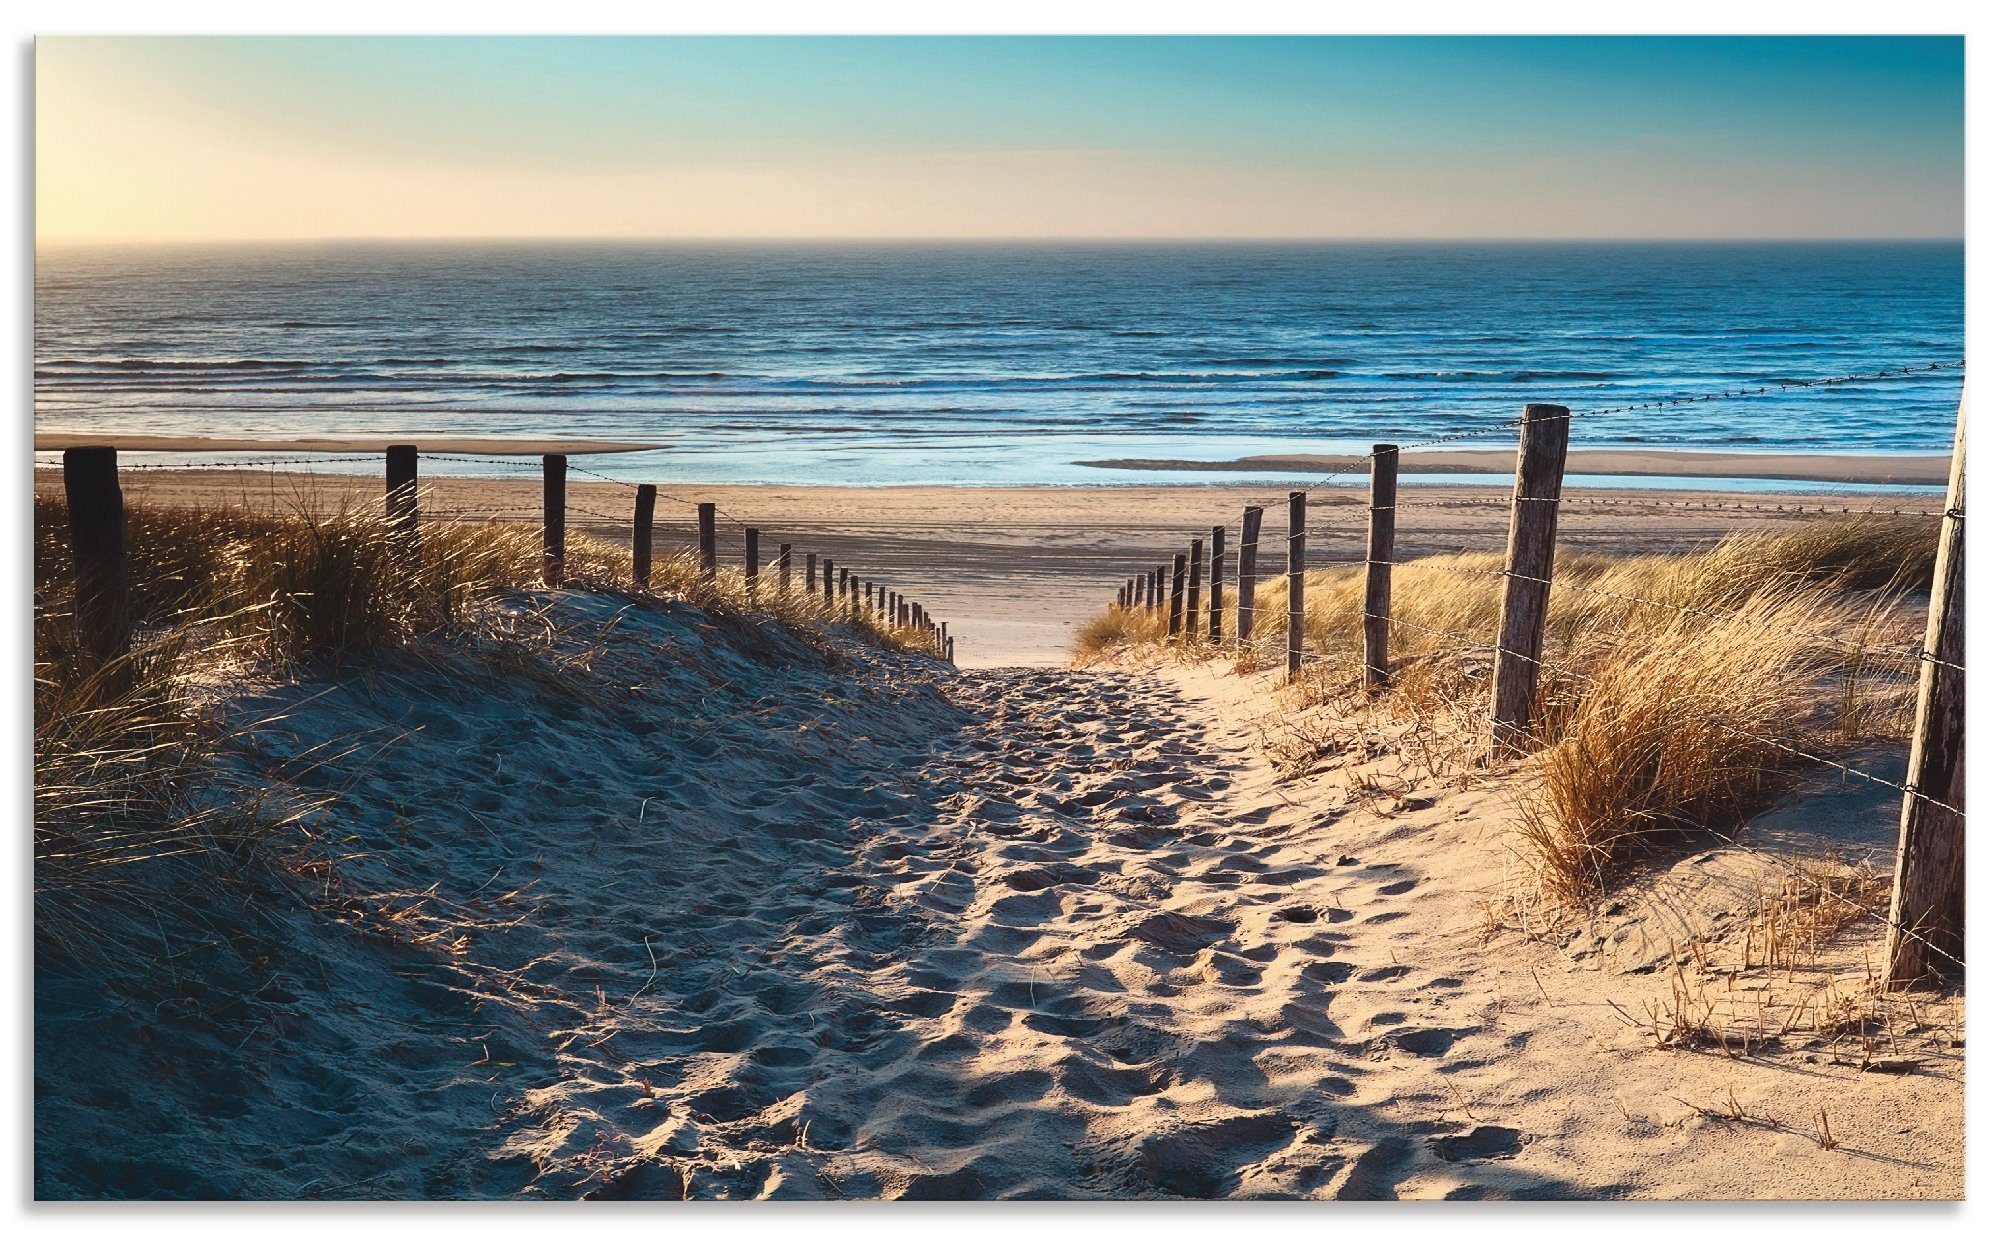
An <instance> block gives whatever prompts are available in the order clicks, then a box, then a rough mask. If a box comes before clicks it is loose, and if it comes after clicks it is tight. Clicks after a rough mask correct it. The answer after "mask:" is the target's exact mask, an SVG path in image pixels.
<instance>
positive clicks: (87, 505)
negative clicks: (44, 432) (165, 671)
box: [63, 446, 132, 696]
mask: <svg viewBox="0 0 2000 1235" xmlns="http://www.w3.org/2000/svg"><path fill="white" fill-rule="evenodd" d="M63 495H64V497H65V498H66V499H67V501H68V505H69V551H70V560H71V562H72V563H73V564H74V567H75V574H76V600H75V603H74V609H75V612H76V646H77V652H78V658H77V660H78V663H77V667H78V668H79V669H81V670H82V671H83V672H84V674H86V675H97V677H98V683H97V685H98V688H99V690H100V692H101V696H111V695H119V694H123V693H124V692H125V691H126V690H127V689H128V688H129V687H130V686H131V681H132V676H131V671H130V669H129V667H128V663H127V662H126V661H123V660H121V659H120V658H121V657H123V656H124V655H125V653H127V652H128V651H130V650H131V648H132V596H131V591H130V585H129V583H128V580H127V575H126V565H125V494H124V492H123V491H122V490H121V489H119V487H118V448H117V447H115V446H76V447H72V448H70V449H68V450H65V451H63Z"/></svg>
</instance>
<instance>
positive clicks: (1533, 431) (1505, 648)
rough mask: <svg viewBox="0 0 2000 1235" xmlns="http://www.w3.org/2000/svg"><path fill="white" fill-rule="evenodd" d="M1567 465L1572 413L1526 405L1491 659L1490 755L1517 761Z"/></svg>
mask: <svg viewBox="0 0 2000 1235" xmlns="http://www.w3.org/2000/svg"><path fill="white" fill-rule="evenodd" d="M1568 457H1569V409H1568V408H1566V407H1563V406H1561V405H1559V404H1555V403H1530V404H1528V406H1527V410H1526V411H1525V413H1524V414H1523V415H1522V417H1521V453H1520V459H1519V461H1518V463H1517V464H1516V466H1515V469H1514V510H1513V515H1512V518H1511V520H1510V521H1509V524H1508V527H1507V592H1506V597H1505V599H1503V600H1502V601H1501V607H1500V631H1499V634H1498V636H1497V638H1496V640H1495V644H1494V652H1493V746H1492V754H1493V755H1494V756H1495V757H1499V756H1502V755H1506V754H1520V753H1522V752H1524V751H1526V750H1527V748H1528V741H1529V738H1530V736H1531V733H1530V730H1529V720H1530V717H1531V715H1532V714H1533V712H1534V707H1535V679H1536V676H1537V675H1536V670H1537V669H1539V668H1540V665H1541V659H1542V623H1543V621H1544V619H1546V618H1547V617H1548V612H1549V582H1550V580H1551V579H1552V578H1553V577H1554V571H1555V561H1556V512H1557V508H1558V507H1560V506H1561V505H1562V482H1563V466H1564V463H1565V462H1566V460H1567V459H1568Z"/></svg>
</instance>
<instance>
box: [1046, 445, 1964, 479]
mask: <svg viewBox="0 0 2000 1235" xmlns="http://www.w3.org/2000/svg"><path fill="white" fill-rule="evenodd" d="M1513 458H1514V452H1513V451H1512V450H1506V449H1494V450H1438V451H1425V452H1423V453H1421V454H1418V453H1409V454H1404V455H1403V456H1402V457H1401V459H1400V462H1399V465H1398V470H1399V471H1401V472H1402V473H1403V474H1405V475H1440V476H1454V475H1492V474H1494V473H1496V472H1498V473H1501V474H1505V473H1508V472H1511V471H1513V470H1514V464H1513ZM1366 462H1367V456H1365V455H1324V454H1278V455H1244V456H1243V457H1241V458H1237V459H1221V460H1203V459H1079V460H1077V465H1078V466H1079V467H1096V468H1104V469H1107V470H1124V471H1135V472H1267V473H1268V472H1298V473H1301V474H1308V473H1323V472H1331V471H1338V470H1345V469H1355V468H1360V467H1362V465H1364V464H1365V463H1366ZM1567 470H1568V473H1569V474H1570V475H1579V476H1652V477H1662V476H1664V477H1671V478H1676V479H1704V480H1802V481H1817V482H1821V483H1824V484H1846V485H1942V484H1944V483H1945V480H1946V479H1947V477H1948V475H1949V473H1950V471H1951V455H1950V454H1948V453H1946V454H1921V455H1857V454H1838V455H1836V454H1826V455H1815V454H1799V453H1787V454H1759V453H1757V452H1754V451H1743V450H1726V451H1724V450H1718V451H1706V450H1661V449H1633V450H1622V449H1621V450H1607V449H1596V448H1585V449H1581V450H1572V451H1570V452H1569V466H1568V469H1567Z"/></svg>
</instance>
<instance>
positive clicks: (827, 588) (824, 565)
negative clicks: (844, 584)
mask: <svg viewBox="0 0 2000 1235" xmlns="http://www.w3.org/2000/svg"><path fill="white" fill-rule="evenodd" d="M819 571H820V579H821V583H820V595H821V596H823V597H824V598H825V599H826V603H827V604H829V605H830V604H832V603H833V559H832V558H828V559H826V560H825V561H824V562H821V563H820V565H819ZM840 573H841V575H842V577H843V578H844V577H845V576H846V574H847V572H846V571H844V570H843V571H841V572H840Z"/></svg>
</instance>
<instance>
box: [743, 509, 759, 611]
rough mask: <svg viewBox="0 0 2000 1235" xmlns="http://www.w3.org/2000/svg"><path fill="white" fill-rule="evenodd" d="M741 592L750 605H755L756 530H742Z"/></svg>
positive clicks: (751, 528)
mask: <svg viewBox="0 0 2000 1235" xmlns="http://www.w3.org/2000/svg"><path fill="white" fill-rule="evenodd" d="M743 591H744V593H745V594H746V595H747V596H749V598H750V603H751V604H753V605H754V604H756V603H757V529H756V528H754V527H746V528H744V529H743Z"/></svg>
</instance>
